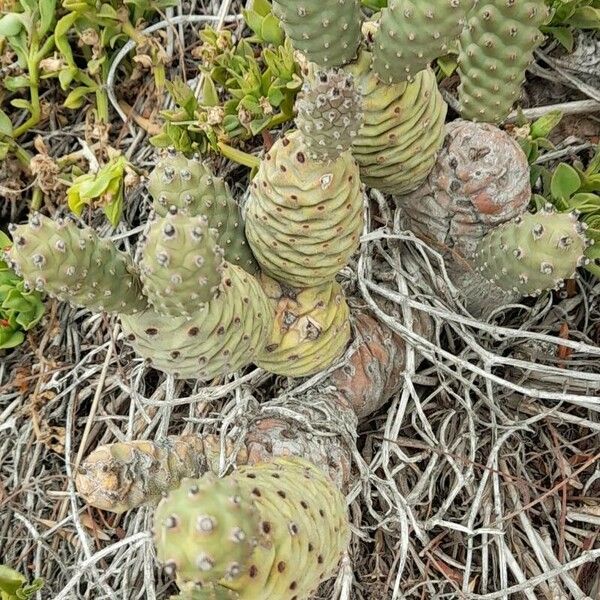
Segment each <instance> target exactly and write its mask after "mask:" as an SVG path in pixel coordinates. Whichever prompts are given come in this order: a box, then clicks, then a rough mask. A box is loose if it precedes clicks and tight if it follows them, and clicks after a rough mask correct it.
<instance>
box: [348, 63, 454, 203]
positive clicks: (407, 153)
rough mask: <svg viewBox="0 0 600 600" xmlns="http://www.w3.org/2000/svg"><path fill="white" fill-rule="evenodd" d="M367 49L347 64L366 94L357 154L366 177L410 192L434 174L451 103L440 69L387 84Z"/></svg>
mask: <svg viewBox="0 0 600 600" xmlns="http://www.w3.org/2000/svg"><path fill="white" fill-rule="evenodd" d="M370 62H371V56H370V54H369V53H367V52H363V53H362V54H361V57H360V59H359V60H358V62H357V63H355V64H353V65H350V66H348V67H347V69H348V71H350V72H351V73H352V74H353V75H355V77H356V84H357V88H358V89H359V90H360V92H361V94H362V96H363V103H362V108H363V113H364V121H363V124H362V127H361V128H360V130H359V132H358V135H357V136H356V137H355V138H354V141H353V146H352V153H353V154H354V158H356V160H357V162H358V164H359V166H360V174H361V178H362V181H363V182H364V183H365V184H366V185H368V186H371V187H374V188H377V189H379V190H380V191H382V192H386V193H390V194H396V195H398V194H406V193H408V192H410V191H412V190H413V189H415V188H417V187H418V186H419V185H421V183H423V181H424V180H425V178H426V177H427V176H428V175H429V173H430V171H431V169H432V168H433V166H434V164H435V160H436V156H437V153H438V150H439V149H440V148H441V146H442V143H443V141H444V122H445V119H446V111H447V108H448V107H447V105H446V103H445V102H444V100H443V98H442V95H441V94H440V92H439V90H438V87H437V82H436V78H435V75H434V73H433V72H432V71H431V70H430V69H426V70H424V71H420V72H419V73H417V74H416V76H415V78H414V81H413V82H411V83H406V82H404V83H395V84H390V85H387V84H384V83H381V82H380V81H379V80H378V78H377V77H376V75H375V74H374V73H373V71H372V70H371V69H370Z"/></svg>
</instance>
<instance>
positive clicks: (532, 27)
mask: <svg viewBox="0 0 600 600" xmlns="http://www.w3.org/2000/svg"><path fill="white" fill-rule="evenodd" d="M548 18H549V10H548V8H547V6H546V5H545V3H544V0H534V1H531V0H530V1H526V0H518V1H515V0H494V1H492V2H490V1H483V2H480V3H479V4H478V5H477V7H476V8H475V9H474V10H473V11H472V12H471V13H470V15H469V20H468V26H467V27H465V29H464V31H463V33H462V36H461V38H460V55H459V59H458V65H459V73H460V78H461V85H460V88H459V100H460V112H461V115H462V116H463V118H465V119H469V120H472V121H480V122H487V123H500V122H501V121H503V120H504V119H505V118H506V117H507V115H508V114H509V113H510V111H511V109H512V106H513V104H514V103H515V102H516V101H517V100H518V99H519V96H520V94H521V86H522V84H523V81H524V79H525V71H526V69H527V67H528V66H529V64H530V63H531V61H532V60H533V51H534V50H535V48H536V47H537V46H538V45H539V44H540V43H541V41H542V40H543V35H542V33H541V32H540V31H539V27H540V26H542V25H543V24H544V23H546V22H547V20H548Z"/></svg>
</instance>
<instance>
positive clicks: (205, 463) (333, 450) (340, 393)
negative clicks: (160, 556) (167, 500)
mask: <svg viewBox="0 0 600 600" xmlns="http://www.w3.org/2000/svg"><path fill="white" fill-rule="evenodd" d="M414 330H415V332H416V333H418V334H420V335H423V336H425V337H428V338H429V337H430V336H431V335H432V329H431V322H430V321H429V320H428V319H427V318H426V317H425V316H424V315H421V314H420V313H419V314H416V315H415V324H414ZM352 332H353V339H354V343H353V347H354V352H353V353H352V354H351V355H350V356H349V357H347V359H346V360H345V361H344V363H343V364H342V365H341V366H340V367H339V368H337V369H335V370H334V371H333V372H332V373H331V374H330V375H329V376H328V377H327V379H326V380H325V381H324V382H323V384H322V386H321V389H322V391H319V392H318V393H317V394H316V397H315V396H311V395H308V394H307V395H306V396H305V397H304V396H303V397H299V398H298V399H297V400H298V402H297V404H296V406H297V407H298V409H299V410H302V411H303V412H304V413H305V414H306V419H307V422H308V423H311V424H314V423H319V422H320V421H321V420H322V419H323V412H322V407H323V406H325V407H329V410H330V411H331V413H332V414H335V415H336V416H337V417H338V418H340V419H342V420H344V422H346V423H348V428H349V430H351V428H352V426H354V427H355V426H356V418H357V417H358V418H360V419H363V418H365V417H367V416H368V415H369V414H371V413H373V412H375V411H377V410H378V409H379V408H381V406H382V405H383V404H384V403H385V402H387V400H389V398H390V397H392V396H393V395H394V394H396V393H397V392H398V391H399V390H400V389H401V388H402V386H403V377H402V373H403V371H404V369H405V367H406V344H405V342H404V340H402V339H401V338H400V337H399V336H397V335H396V334H394V333H393V332H392V331H391V330H389V329H388V328H387V327H385V326H384V325H383V324H382V323H380V322H379V321H378V320H376V319H375V318H373V317H371V316H369V315H367V314H364V313H357V314H356V315H355V318H354V319H353V326H352ZM319 403H320V404H319ZM269 404H270V403H268V402H267V403H265V404H264V405H263V406H264V409H265V412H266V414H268V409H269ZM233 447H234V445H233V442H231V443H230V444H229V445H228V448H227V450H226V453H227V455H228V456H229V455H230V454H231V452H232V450H233ZM219 453H220V445H219V439H218V438H216V437H212V436H203V437H195V436H186V437H183V438H169V440H167V441H166V442H164V441H163V442H160V441H156V442H153V441H143V442H126V443H123V444H112V445H108V446H102V447H100V448H98V449H97V450H95V451H94V452H92V453H91V454H90V455H89V456H88V457H87V458H86V459H85V461H84V462H83V463H82V465H81V468H80V471H79V473H78V475H77V479H76V485H77V491H78V492H79V494H80V495H81V496H82V497H83V499H84V500H85V501H86V502H87V503H88V504H90V505H92V506H97V507H98V508H102V509H104V510H109V511H111V512H123V511H126V510H131V509H133V508H135V507H137V506H140V505H141V504H145V503H155V502H157V501H158V499H159V498H160V496H161V495H162V494H164V493H166V492H168V491H169V490H171V489H175V488H177V487H178V486H179V484H180V483H181V480H182V479H183V478H184V477H199V476H200V475H201V474H202V473H204V472H206V471H208V470H216V469H217V466H218V457H219ZM277 456H300V457H304V458H305V459H306V460H310V461H311V462H312V463H313V464H315V465H319V466H321V467H322V468H324V469H326V470H327V473H328V474H329V476H330V477H331V478H332V480H333V481H335V483H336V485H337V486H339V487H342V488H345V486H347V485H348V484H349V483H350V481H351V470H350V465H351V462H352V455H351V451H350V449H349V447H348V446H347V445H346V443H345V441H344V440H343V439H341V438H339V437H336V436H316V435H314V434H313V432H312V431H305V430H303V429H302V428H299V426H298V423H297V422H296V421H294V420H291V419H290V420H289V421H288V420H286V419H285V418H283V417H276V416H272V415H269V416H260V414H259V416H258V418H256V419H255V420H253V421H252V422H251V423H250V426H249V430H248V434H247V436H246V438H245V439H244V444H243V447H242V450H241V452H239V453H238V454H237V455H236V457H235V460H236V462H237V464H239V465H243V464H247V463H248V464H258V463H263V462H268V461H270V460H272V459H273V458H274V457H277ZM186 461H188V462H189V466H188V465H186ZM213 465H214V466H213ZM190 471H191V472H190Z"/></svg>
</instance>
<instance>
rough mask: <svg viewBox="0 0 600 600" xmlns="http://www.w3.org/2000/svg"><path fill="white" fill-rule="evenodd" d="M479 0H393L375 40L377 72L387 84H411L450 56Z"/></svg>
mask: <svg viewBox="0 0 600 600" xmlns="http://www.w3.org/2000/svg"><path fill="white" fill-rule="evenodd" d="M474 4H475V0H428V1H427V2H423V1H420V0H414V1H413V0H390V2H389V6H388V7H387V8H384V9H383V11H382V13H381V18H380V23H379V28H378V30H377V31H376V33H375V35H374V40H373V54H374V60H373V70H374V72H375V73H376V75H377V76H378V77H379V79H380V80H381V81H383V82H385V83H399V82H402V81H407V80H408V81H411V80H412V79H413V78H414V77H415V76H416V74H417V73H418V72H419V71H421V70H423V69H425V68H427V67H428V66H429V64H430V63H431V61H432V60H434V59H435V58H438V57H440V56H444V55H445V54H448V52H449V50H450V49H451V47H452V45H453V43H454V42H455V41H456V40H457V39H458V37H459V36H460V33H461V31H462V30H463V27H464V26H465V23H466V17H467V13H468V11H469V10H470V9H471V8H472V7H473V5H474Z"/></svg>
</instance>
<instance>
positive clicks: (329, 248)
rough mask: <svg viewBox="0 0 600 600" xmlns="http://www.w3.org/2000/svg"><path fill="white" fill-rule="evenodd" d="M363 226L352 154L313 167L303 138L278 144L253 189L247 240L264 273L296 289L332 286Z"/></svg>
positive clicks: (297, 135)
mask: <svg viewBox="0 0 600 600" xmlns="http://www.w3.org/2000/svg"><path fill="white" fill-rule="evenodd" d="M362 226H363V204H362V194H361V189H360V173H359V169H358V165H357V164H356V162H355V161H354V159H353V158H352V156H351V154H350V153H349V152H345V153H343V154H342V155H341V156H340V157H339V158H338V159H337V160H336V161H334V162H332V163H331V164H329V165H322V164H320V163H317V162H314V161H311V160H310V159H309V158H308V156H307V154H306V146H305V145H304V143H303V141H302V135H301V134H300V133H299V132H297V131H296V132H293V133H291V134H290V135H288V136H287V137H285V138H282V139H280V140H278V141H277V142H276V143H275V144H274V145H273V147H272V148H271V150H270V151H269V153H268V154H267V156H266V157H265V159H264V160H263V161H262V163H261V166H260V169H259V171H258V174H257V175H256V177H255V178H254V181H253V183H252V189H251V194H250V200H249V202H248V207H247V214H246V235H247V237H248V242H249V243H250V246H251V248H252V251H253V252H254V256H255V257H256V259H257V261H258V263H259V264H260V266H261V269H262V270H263V271H264V272H265V273H266V274H267V275H270V276H271V277H273V278H275V279H277V280H279V281H281V282H282V283H286V284H288V285H290V286H293V287H299V288H303V287H314V286H318V285H321V284H323V283H326V282H327V281H331V280H332V279H333V278H334V277H335V275H336V273H337V272H338V271H339V270H340V269H342V268H343V267H344V266H345V265H346V263H347V261H348V259H349V258H350V256H351V255H352V254H353V253H354V251H355V250H356V249H357V247H358V244H359V236H360V234H361V231H362Z"/></svg>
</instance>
